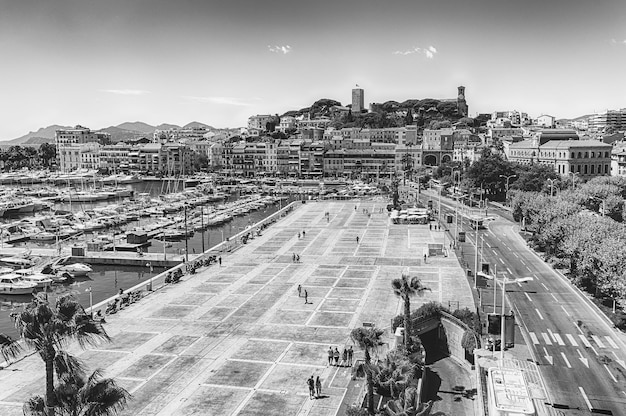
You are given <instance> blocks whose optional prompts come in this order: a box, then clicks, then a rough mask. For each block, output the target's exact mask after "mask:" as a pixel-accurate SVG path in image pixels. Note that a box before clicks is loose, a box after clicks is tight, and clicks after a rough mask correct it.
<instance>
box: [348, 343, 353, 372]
mask: <svg viewBox="0 0 626 416" xmlns="http://www.w3.org/2000/svg"><path fill="white" fill-rule="evenodd" d="M353 357H354V350H353V349H352V345H350V348H348V365H349V366H350V367H352V358H353Z"/></svg>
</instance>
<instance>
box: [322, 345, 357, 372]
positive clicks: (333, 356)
mask: <svg viewBox="0 0 626 416" xmlns="http://www.w3.org/2000/svg"><path fill="white" fill-rule="evenodd" d="M353 357H354V350H353V349H352V345H351V346H350V348H348V349H346V348H345V347H344V348H343V352H341V353H340V352H339V349H338V348H337V347H335V349H334V350H333V347H332V346H330V347H328V365H335V366H337V367H346V366H347V367H352V359H353Z"/></svg>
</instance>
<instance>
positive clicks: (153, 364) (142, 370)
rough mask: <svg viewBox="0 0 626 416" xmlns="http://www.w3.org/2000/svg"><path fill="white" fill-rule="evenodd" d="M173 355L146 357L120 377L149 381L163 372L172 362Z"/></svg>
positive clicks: (151, 355) (150, 355)
mask: <svg viewBox="0 0 626 416" xmlns="http://www.w3.org/2000/svg"><path fill="white" fill-rule="evenodd" d="M172 360H173V357H172V356H171V355H156V354H149V355H144V356H143V357H141V358H140V359H139V360H138V361H136V362H135V363H134V364H133V365H131V366H130V367H128V368H127V369H126V370H124V371H122V372H121V373H120V374H119V376H120V377H132V378H143V379H147V378H149V377H150V376H152V375H154V373H156V372H157V371H159V370H161V369H162V368H163V367H164V366H165V365H166V364H167V363H168V362H170V361H172Z"/></svg>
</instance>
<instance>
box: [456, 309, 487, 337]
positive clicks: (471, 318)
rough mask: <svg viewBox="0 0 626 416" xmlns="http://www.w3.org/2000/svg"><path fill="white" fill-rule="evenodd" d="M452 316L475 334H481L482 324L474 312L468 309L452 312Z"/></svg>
mask: <svg viewBox="0 0 626 416" xmlns="http://www.w3.org/2000/svg"><path fill="white" fill-rule="evenodd" d="M452 316H454V317H455V318H457V319H458V320H460V321H461V322H463V323H464V324H465V325H467V326H469V327H470V328H471V329H473V330H474V331H475V332H476V333H478V334H481V333H482V324H481V322H480V317H479V316H478V314H477V313H476V312H472V311H471V310H470V309H469V308H463V309H457V310H455V311H454V312H452Z"/></svg>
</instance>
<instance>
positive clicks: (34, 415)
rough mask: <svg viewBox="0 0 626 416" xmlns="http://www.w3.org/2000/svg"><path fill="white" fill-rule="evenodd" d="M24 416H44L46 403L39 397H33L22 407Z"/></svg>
mask: <svg viewBox="0 0 626 416" xmlns="http://www.w3.org/2000/svg"><path fill="white" fill-rule="evenodd" d="M22 412H23V413H24V416H46V401H45V400H44V398H43V397H41V396H33V397H31V398H30V399H28V400H27V401H26V403H24V405H23V406H22Z"/></svg>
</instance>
